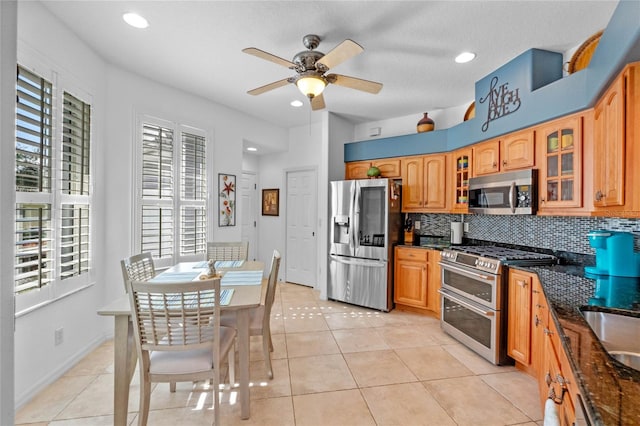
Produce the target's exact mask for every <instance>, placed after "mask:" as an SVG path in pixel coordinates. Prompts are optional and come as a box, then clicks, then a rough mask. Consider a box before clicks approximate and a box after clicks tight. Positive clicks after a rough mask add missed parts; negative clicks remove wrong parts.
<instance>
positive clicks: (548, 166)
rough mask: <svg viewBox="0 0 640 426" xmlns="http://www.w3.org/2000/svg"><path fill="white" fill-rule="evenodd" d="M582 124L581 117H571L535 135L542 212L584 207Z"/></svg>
mask: <svg viewBox="0 0 640 426" xmlns="http://www.w3.org/2000/svg"><path fill="white" fill-rule="evenodd" d="M582 121H583V118H582V116H581V115H572V116H569V117H566V118H562V119H560V120H556V121H554V122H551V123H549V124H547V125H545V126H543V127H541V128H540V129H538V130H537V132H536V137H537V148H538V156H539V159H540V161H539V162H538V164H539V167H540V187H539V189H538V198H539V203H538V206H539V209H540V210H541V211H544V210H546V209H557V208H566V207H581V206H582V178H581V169H582Z"/></svg>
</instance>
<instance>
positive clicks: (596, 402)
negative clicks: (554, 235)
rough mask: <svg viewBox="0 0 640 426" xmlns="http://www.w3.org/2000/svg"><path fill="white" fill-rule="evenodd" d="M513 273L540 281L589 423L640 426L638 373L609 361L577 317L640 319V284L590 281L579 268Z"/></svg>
mask: <svg viewBox="0 0 640 426" xmlns="http://www.w3.org/2000/svg"><path fill="white" fill-rule="evenodd" d="M518 269H524V270H528V271H533V272H535V273H537V274H538V277H539V278H540V282H541V284H542V287H543V290H544V293H545V296H546V298H547V301H548V303H549V305H550V308H551V309H550V312H551V315H552V320H553V321H555V324H556V326H557V327H558V332H559V333H560V335H561V336H560V337H561V339H560V340H561V341H562V344H563V346H564V349H565V351H566V353H567V357H568V358H569V361H570V362H571V364H572V369H573V373H574V376H575V378H576V381H577V382H578V388H579V389H580V393H581V395H582V398H583V400H584V402H585V408H586V410H587V411H588V415H589V417H590V418H591V419H592V420H593V421H595V422H596V424H601V425H607V426H609V425H638V424H640V371H638V370H634V369H632V368H629V367H627V366H625V365H623V364H621V363H619V362H618V361H616V360H614V359H613V358H612V357H610V356H609V355H608V354H607V352H606V351H605V349H604V347H603V346H602V344H601V343H600V341H599V340H598V338H597V337H596V335H595V334H594V333H593V331H592V330H591V328H590V327H589V324H588V323H587V322H586V321H585V319H584V317H583V316H582V314H581V313H580V308H582V309H583V310H584V309H589V310H600V311H607V312H614V313H621V314H625V315H631V316H636V317H640V278H622V277H611V276H594V277H589V276H586V275H585V274H584V266H583V265H571V264H560V265H552V266H537V267H527V268H518ZM638 338H639V339H640V336H638Z"/></svg>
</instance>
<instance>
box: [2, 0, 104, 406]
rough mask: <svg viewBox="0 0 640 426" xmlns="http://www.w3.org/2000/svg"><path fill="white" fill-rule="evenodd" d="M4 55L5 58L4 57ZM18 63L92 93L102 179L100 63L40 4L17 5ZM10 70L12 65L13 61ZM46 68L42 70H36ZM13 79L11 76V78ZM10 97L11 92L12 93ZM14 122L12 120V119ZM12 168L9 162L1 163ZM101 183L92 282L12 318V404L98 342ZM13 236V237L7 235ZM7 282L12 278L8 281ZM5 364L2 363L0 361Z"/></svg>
mask: <svg viewBox="0 0 640 426" xmlns="http://www.w3.org/2000/svg"><path fill="white" fill-rule="evenodd" d="M3 60H4V57H3ZM18 62H19V63H23V64H27V63H28V64H29V65H33V64H36V66H38V67H42V68H47V70H46V71H47V72H48V75H50V74H51V71H55V72H57V73H58V76H59V77H60V79H65V80H72V81H73V83H75V84H77V85H78V86H79V87H80V88H81V89H82V90H84V91H86V92H88V93H90V95H91V98H92V107H93V114H92V139H93V145H92V151H93V152H92V160H94V161H93V165H92V173H93V174H94V177H95V179H96V182H99V181H101V180H102V176H103V172H104V168H103V165H104V163H103V162H102V161H101V159H102V157H103V146H104V123H105V111H104V89H105V85H104V81H105V75H104V66H105V64H104V62H103V61H102V59H101V58H100V57H98V56H97V55H96V54H95V53H93V52H92V51H91V50H90V49H89V48H88V47H87V46H86V45H85V44H84V43H83V42H82V41H80V40H79V39H77V38H76V37H75V36H74V35H73V34H72V33H71V32H70V31H69V30H68V29H67V28H66V27H64V26H62V25H59V23H58V22H57V20H56V19H55V18H54V17H53V16H51V15H50V14H49V13H48V12H47V11H46V9H44V8H43V7H42V6H41V4H40V3H36V2H20V3H19V5H18ZM13 69H14V73H15V65H13ZM36 71H38V72H45V70H44V69H37V70H36ZM14 78H15V77H14ZM12 99H15V97H12ZM14 126H15V123H14ZM4 167H7V168H10V169H11V170H13V161H11V162H9V163H8V164H7V163H3V168H4ZM103 197H104V187H103V186H102V185H95V186H94V188H93V201H94V204H93V207H92V217H91V227H92V229H91V231H92V233H93V234H92V235H93V237H94V244H93V246H92V250H93V252H92V254H93V256H94V259H96V261H94V262H93V264H92V265H91V268H92V269H91V277H92V279H93V285H92V286H90V287H89V288H86V289H84V290H81V291H79V292H77V293H74V294H72V295H70V296H67V297H64V298H63V299H60V300H57V301H55V302H53V303H51V304H48V305H46V306H43V307H41V308H38V309H36V310H34V311H32V312H30V313H27V314H25V315H22V316H20V317H18V318H17V319H16V327H15V328H16V330H15V334H14V339H15V403H16V405H17V406H20V405H21V404H22V403H24V402H25V401H26V400H28V399H29V398H30V397H31V396H33V394H34V392H36V391H37V390H39V389H40V388H41V387H43V386H44V385H46V384H48V383H49V382H51V381H53V380H55V379H56V378H57V377H58V376H59V375H61V374H62V373H64V371H66V369H68V368H69V367H70V366H72V365H73V364H74V363H75V362H76V361H77V360H79V359H80V358H81V357H82V356H84V355H85V354H86V353H87V352H88V351H90V350H91V349H92V348H93V347H94V346H95V345H97V344H99V343H100V339H101V338H102V336H101V332H100V320H99V318H98V316H97V315H96V310H97V307H98V306H99V305H102V304H103V303H104V301H103V285H104V281H103V280H102V279H101V275H102V272H103V263H102V262H101V261H100V259H102V258H103V256H104V250H103V247H104V246H103V244H102V243H101V242H102V240H103V239H104V229H103V226H102V224H103V222H104V220H103V208H102V207H103V203H102V200H103ZM12 239H13V237H12ZM11 281H12V280H11ZM60 327H62V328H63V329H64V342H63V343H62V344H61V345H58V346H54V330H55V329H57V328H60ZM3 368H4V365H3Z"/></svg>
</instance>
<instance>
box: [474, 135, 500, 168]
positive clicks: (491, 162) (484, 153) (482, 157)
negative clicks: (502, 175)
mask: <svg viewBox="0 0 640 426" xmlns="http://www.w3.org/2000/svg"><path fill="white" fill-rule="evenodd" d="M499 171H500V140H498V139H495V140H490V141H487V142H482V143H479V144H476V145H474V146H473V175H474V176H481V175H488V174H491V173H497V172H499Z"/></svg>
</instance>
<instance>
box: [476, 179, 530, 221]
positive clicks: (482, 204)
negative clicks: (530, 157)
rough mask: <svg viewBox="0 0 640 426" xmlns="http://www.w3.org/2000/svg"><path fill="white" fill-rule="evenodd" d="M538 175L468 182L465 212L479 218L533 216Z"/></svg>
mask: <svg viewBox="0 0 640 426" xmlns="http://www.w3.org/2000/svg"><path fill="white" fill-rule="evenodd" d="M537 183H538V171H537V170H535V169H527V170H520V171H517V172H508V173H499V174H495V175H488V176H479V177H473V178H471V179H469V211H470V212H472V213H479V214H505V215H512V214H535V213H536V208H537V206H538V191H537Z"/></svg>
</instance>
